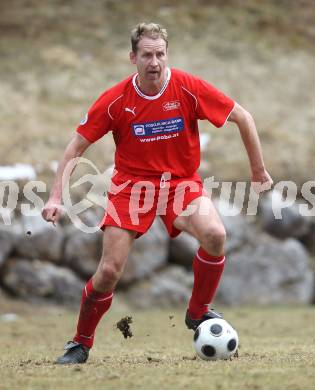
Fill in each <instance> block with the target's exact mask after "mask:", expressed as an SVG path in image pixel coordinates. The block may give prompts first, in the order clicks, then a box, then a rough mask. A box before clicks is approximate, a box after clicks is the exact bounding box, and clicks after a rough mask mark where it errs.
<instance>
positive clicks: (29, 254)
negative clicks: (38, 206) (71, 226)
mask: <svg viewBox="0 0 315 390" xmlns="http://www.w3.org/2000/svg"><path fill="white" fill-rule="evenodd" d="M64 240H65V233H64V230H63V229H62V228H61V227H60V226H53V225H48V224H47V223H46V225H44V227H43V228H42V229H41V230H40V231H39V230H37V229H35V231H32V230H27V231H26V232H25V233H24V234H23V235H20V236H19V238H18V245H17V248H16V255H17V256H19V257H23V258H29V259H43V260H46V261H52V262H54V263H61V262H62V257H63V245H64Z"/></svg>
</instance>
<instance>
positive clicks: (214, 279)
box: [174, 196, 225, 328]
mask: <svg viewBox="0 0 315 390" xmlns="http://www.w3.org/2000/svg"><path fill="white" fill-rule="evenodd" d="M190 204H191V205H193V206H195V207H196V210H195V212H194V213H193V214H192V215H190V216H178V217H177V218H176V219H175V221H174V226H175V228H177V229H179V230H182V231H186V232H188V233H189V234H191V235H192V236H194V237H195V238H196V239H197V240H198V241H199V242H200V245H201V246H200V248H199V250H198V252H197V253H196V256H195V258H194V260H193V271H194V285H193V290H192V295H191V298H190V301H189V306H188V311H187V316H188V319H187V318H186V324H187V326H189V327H191V328H195V327H196V326H198V324H199V323H200V322H202V320H203V316H205V317H204V319H206V318H207V315H206V313H207V312H208V305H209V304H210V303H211V301H212V299H213V297H214V295H215V292H216V289H217V287H218V285H219V281H220V278H221V275H222V272H223V269H224V261H225V257H224V243H225V229H224V226H223V224H222V222H221V219H220V217H219V215H218V213H217V211H216V209H215V207H214V205H213V203H212V201H211V199H210V198H208V197H205V196H202V197H199V198H197V199H195V200H193V201H192V202H191V203H190ZM202 204H203V207H204V208H205V209H206V210H207V215H203V214H202V213H201V212H200V207H201V205H202ZM211 315H213V316H214V317H215V316H218V315H217V313H215V312H212V313H210V312H209V316H210V317H211ZM210 317H209V318H210ZM194 320H196V321H194ZM187 321H188V322H189V324H188V323H187Z"/></svg>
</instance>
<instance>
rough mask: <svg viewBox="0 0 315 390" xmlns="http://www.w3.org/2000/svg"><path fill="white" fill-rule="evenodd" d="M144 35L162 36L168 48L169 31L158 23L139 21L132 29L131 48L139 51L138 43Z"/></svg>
mask: <svg viewBox="0 0 315 390" xmlns="http://www.w3.org/2000/svg"><path fill="white" fill-rule="evenodd" d="M142 37H149V38H153V39H158V38H162V39H164V41H165V42H166V48H167V46H168V39H167V31H166V29H165V28H163V27H162V26H160V25H159V24H157V23H145V22H142V23H138V24H137V25H136V27H135V28H134V29H133V30H132V31H131V49H132V51H133V52H134V53H136V52H137V50H138V43H139V41H140V39H141V38H142Z"/></svg>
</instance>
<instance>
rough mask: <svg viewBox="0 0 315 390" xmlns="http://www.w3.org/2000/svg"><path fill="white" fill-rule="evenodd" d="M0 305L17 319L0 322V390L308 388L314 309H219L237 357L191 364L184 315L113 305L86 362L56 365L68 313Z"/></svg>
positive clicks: (71, 319) (69, 328)
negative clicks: (124, 328)
mask: <svg viewBox="0 0 315 390" xmlns="http://www.w3.org/2000/svg"><path fill="white" fill-rule="evenodd" d="M1 306H2V309H3V310H2V312H5V311H7V310H8V309H9V308H11V311H14V310H15V311H17V312H19V313H20V317H19V319H18V321H16V322H14V323H4V322H0V343H1V346H2V348H1V358H0V364H1V384H0V388H1V389H6V390H15V389H18V390H19V389H32V390H33V389H34V390H35V389H43V388H45V389H47V390H48V389H67V390H70V389H77V388H80V386H84V387H86V388H89V389H90V388H93V389H95V390H96V389H104V388H106V389H117V388H119V389H149V388H150V389H186V388H187V389H205V388H208V389H221V390H225V389H226V390H231V389H268V390H270V389H278V390H281V389H286V390H288V389H292V390H293V389H303V390H308V389H313V385H314V380H315V369H314V368H315V367H314V366H315V353H314V348H313V345H314V341H315V339H314V332H313V326H314V321H315V311H314V308H310V307H295V308H289V307H259V308H257V307H256V308H254V307H243V308H225V310H224V311H225V316H226V317H227V318H228V319H229V320H230V321H231V322H232V323H233V325H234V326H235V327H236V328H237V329H238V332H239V336H240V340H241V348H240V357H239V358H238V359H234V360H233V361H221V362H204V361H201V360H199V359H197V360H194V356H195V354H194V351H193V348H192V333H191V332H189V331H188V330H186V329H185V327H184V324H183V313H184V309H182V310H150V311H147V312H135V311H133V310H131V309H130V308H128V307H126V306H125V305H124V304H123V302H122V301H121V300H120V299H118V300H116V302H115V304H114V306H113V309H112V310H111V311H110V313H109V314H108V315H107V317H106V319H105V320H104V321H103V322H102V323H101V325H100V327H99V329H98V333H97V338H96V346H95V348H94V349H93V351H92V353H91V356H90V359H89V361H88V363H87V364H86V365H80V366H70V367H69V366H68V367H60V366H57V365H55V364H54V363H53V362H54V360H55V358H56V356H58V355H59V354H60V353H61V347H62V344H63V342H64V341H65V340H66V339H67V338H70V337H71V335H72V333H73V330H74V327H75V321H76V314H75V313H73V312H69V311H65V310H64V309H61V308H56V307H50V308H43V307H42V308H38V307H35V306H33V307H32V306H29V307H26V306H23V305H21V304H18V305H17V306H16V304H14V303H12V302H9V303H8V302H7V303H5V304H3V302H2V304H1ZM126 314H131V315H132V316H133V324H132V330H133V333H134V337H132V338H131V339H127V340H125V339H123V338H122V335H121V334H120V333H119V331H117V330H115V329H114V324H115V323H116V322H117V321H118V320H119V319H120V318H121V317H122V316H125V315H126ZM170 315H173V316H174V317H173V318H172V319H170V318H169V316H170ZM174 325H175V326H174ZM148 358H151V361H150V359H148Z"/></svg>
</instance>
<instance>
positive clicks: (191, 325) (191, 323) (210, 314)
mask: <svg viewBox="0 0 315 390" xmlns="http://www.w3.org/2000/svg"><path fill="white" fill-rule="evenodd" d="M212 318H223V315H222V313H217V312H216V311H214V310H213V309H210V310H209V311H207V313H205V314H204V315H203V316H202V317H201V318H198V319H197V320H193V319H192V318H191V317H190V315H189V312H188V310H187V311H186V317H185V324H186V326H187V328H188V329H192V330H196V329H197V328H198V326H199V325H200V324H201V323H202V322H203V321H206V320H210V319H212Z"/></svg>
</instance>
